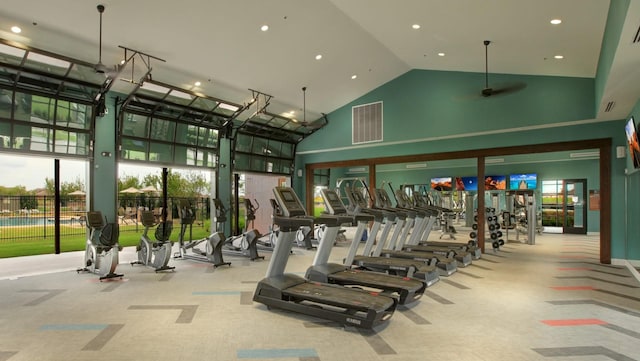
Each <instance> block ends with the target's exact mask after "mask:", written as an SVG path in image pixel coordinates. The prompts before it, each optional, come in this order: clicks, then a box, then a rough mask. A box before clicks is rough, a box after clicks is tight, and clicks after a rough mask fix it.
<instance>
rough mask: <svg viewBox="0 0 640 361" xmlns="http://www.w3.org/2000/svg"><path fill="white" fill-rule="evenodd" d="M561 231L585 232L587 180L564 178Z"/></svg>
mask: <svg viewBox="0 0 640 361" xmlns="http://www.w3.org/2000/svg"><path fill="white" fill-rule="evenodd" d="M563 196H564V197H563V200H564V204H563V210H564V225H563V233H575V234H587V207H586V204H587V202H586V200H587V180H586V179H565V180H564V187H563Z"/></svg>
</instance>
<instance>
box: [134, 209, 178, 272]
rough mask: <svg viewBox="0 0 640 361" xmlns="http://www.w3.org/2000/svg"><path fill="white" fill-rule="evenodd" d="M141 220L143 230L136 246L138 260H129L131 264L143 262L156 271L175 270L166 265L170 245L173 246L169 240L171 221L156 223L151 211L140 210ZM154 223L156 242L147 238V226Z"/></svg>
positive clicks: (149, 226)
mask: <svg viewBox="0 0 640 361" xmlns="http://www.w3.org/2000/svg"><path fill="white" fill-rule="evenodd" d="M141 220H142V225H144V232H143V233H142V237H140V243H139V244H138V246H137V247H136V251H137V253H138V260H137V261H135V262H131V265H134V264H143V265H145V266H149V267H151V268H154V269H155V271H156V272H161V271H173V270H175V267H171V266H168V264H169V259H170V258H171V247H172V246H173V242H171V241H170V240H169V236H171V231H172V230H173V223H171V222H166V221H165V222H160V223H156V219H155V216H154V215H153V211H142V213H141ZM156 225H157V227H156V231H155V238H156V241H157V242H153V241H151V239H149V236H148V233H149V228H151V227H154V226H156Z"/></svg>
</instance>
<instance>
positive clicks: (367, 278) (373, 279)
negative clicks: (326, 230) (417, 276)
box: [329, 270, 422, 291]
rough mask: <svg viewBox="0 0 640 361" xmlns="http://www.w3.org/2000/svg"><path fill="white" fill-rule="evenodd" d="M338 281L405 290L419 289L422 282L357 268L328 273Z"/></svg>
mask: <svg viewBox="0 0 640 361" xmlns="http://www.w3.org/2000/svg"><path fill="white" fill-rule="evenodd" d="M329 277H331V278H332V279H334V280H336V281H339V283H343V284H344V283H348V284H364V285H366V286H370V287H377V286H380V287H382V288H386V289H388V288H395V289H405V290H413V291H416V290H419V289H420V288H421V287H422V282H420V281H416V280H412V279H411V278H403V277H398V276H389V275H387V274H385V273H374V272H363V271H358V270H346V271H342V272H336V273H332V274H330V275H329Z"/></svg>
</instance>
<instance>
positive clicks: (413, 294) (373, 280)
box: [306, 188, 427, 304]
mask: <svg viewBox="0 0 640 361" xmlns="http://www.w3.org/2000/svg"><path fill="white" fill-rule="evenodd" d="M320 193H321V195H322V199H323V200H324V204H325V210H326V211H327V212H328V214H330V215H332V216H333V217H335V218H334V219H333V220H332V221H331V222H328V221H325V232H324V233H323V236H322V238H321V240H320V243H319V245H318V249H317V251H316V255H315V258H314V260H313V265H312V266H311V267H309V269H308V270H307V273H306V277H307V279H309V280H310V281H318V282H323V283H335V284H339V285H343V286H355V287H359V286H363V287H368V288H374V289H377V290H380V291H382V294H385V295H387V294H391V295H394V296H396V295H397V297H399V303H400V304H407V303H411V302H414V301H417V300H418V299H420V297H422V295H423V294H424V291H425V289H426V287H427V284H426V282H424V281H420V280H418V279H414V278H409V277H401V276H394V275H388V274H383V273H377V272H371V271H364V270H358V269H353V268H352V267H351V264H348V265H345V264H337V263H329V262H328V261H329V255H330V253H331V249H332V248H333V244H334V243H335V238H336V236H337V234H338V231H339V229H340V225H341V224H344V223H357V224H358V227H357V228H356V233H355V236H354V237H353V240H352V241H351V248H354V247H355V248H357V247H358V244H359V243H360V240H361V239H362V235H363V234H364V231H365V229H366V228H367V225H368V223H369V222H370V221H373V219H374V216H372V215H368V214H364V213H359V214H354V215H348V214H347V210H346V208H345V207H344V205H343V204H342V201H341V200H340V197H338V194H337V193H336V191H334V190H330V189H326V188H325V189H321V190H320ZM324 218H326V217H324Z"/></svg>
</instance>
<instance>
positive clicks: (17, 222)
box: [0, 217, 79, 227]
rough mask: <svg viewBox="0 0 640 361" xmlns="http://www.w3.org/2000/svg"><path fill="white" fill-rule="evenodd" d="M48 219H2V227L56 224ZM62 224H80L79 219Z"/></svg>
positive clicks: (63, 221) (0, 223) (67, 220)
mask: <svg viewBox="0 0 640 361" xmlns="http://www.w3.org/2000/svg"><path fill="white" fill-rule="evenodd" d="M54 221H55V220H54V219H53V218H48V217H0V227H19V226H44V225H45V222H46V224H48V225H52V226H53V224H54ZM60 224H79V223H78V220H77V219H61V220H60Z"/></svg>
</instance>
